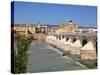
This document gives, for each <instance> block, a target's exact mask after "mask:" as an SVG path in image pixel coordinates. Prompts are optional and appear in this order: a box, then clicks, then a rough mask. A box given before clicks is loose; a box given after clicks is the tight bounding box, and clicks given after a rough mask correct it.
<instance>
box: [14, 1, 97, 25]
mask: <svg viewBox="0 0 100 75" xmlns="http://www.w3.org/2000/svg"><path fill="white" fill-rule="evenodd" d="M69 20H72V21H73V22H75V23H76V24H77V25H79V26H92V27H96V26H97V7H96V6H80V5H67V4H65V5H64V4H45V3H33V2H32V3H31V2H14V23H15V24H37V23H41V24H52V25H59V24H60V23H61V22H62V21H64V22H65V23H67V22H68V21H69Z"/></svg>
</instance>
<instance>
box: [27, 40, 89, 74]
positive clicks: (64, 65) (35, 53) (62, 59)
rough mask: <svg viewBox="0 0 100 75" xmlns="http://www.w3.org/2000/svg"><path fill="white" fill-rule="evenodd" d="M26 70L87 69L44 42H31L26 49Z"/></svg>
mask: <svg viewBox="0 0 100 75" xmlns="http://www.w3.org/2000/svg"><path fill="white" fill-rule="evenodd" d="M28 54H29V55H28V65H27V66H28V69H27V71H28V72H50V71H67V70H83V69H87V68H86V67H85V66H82V65H80V64H79V63H77V62H76V61H74V60H72V59H71V58H69V57H67V56H62V54H61V52H59V51H58V50H57V49H55V48H53V47H52V46H50V45H48V44H47V43H44V42H39V41H36V42H32V43H31V45H30V48H29V51H28Z"/></svg>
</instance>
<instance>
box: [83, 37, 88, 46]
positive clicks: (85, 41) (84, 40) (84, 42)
mask: <svg viewBox="0 0 100 75" xmlns="http://www.w3.org/2000/svg"><path fill="white" fill-rule="evenodd" d="M87 42H88V40H87V39H86V38H84V39H83V40H82V46H84V45H85V44H87Z"/></svg>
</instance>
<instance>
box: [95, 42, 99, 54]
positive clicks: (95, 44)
mask: <svg viewBox="0 0 100 75" xmlns="http://www.w3.org/2000/svg"><path fill="white" fill-rule="evenodd" d="M95 45H96V46H95V47H96V55H97V53H98V51H97V50H98V49H97V48H98V44H97V41H96V44H95Z"/></svg>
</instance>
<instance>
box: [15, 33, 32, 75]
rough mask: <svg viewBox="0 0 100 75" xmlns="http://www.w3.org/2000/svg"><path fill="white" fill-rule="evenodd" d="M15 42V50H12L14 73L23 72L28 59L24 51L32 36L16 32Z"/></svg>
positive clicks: (25, 69) (25, 70)
mask: <svg viewBox="0 0 100 75" xmlns="http://www.w3.org/2000/svg"><path fill="white" fill-rule="evenodd" d="M15 42H16V46H17V50H14V73H16V74H18V73H25V72H27V61H28V59H27V54H26V52H27V50H28V48H29V45H30V43H31V42H32V37H26V36H23V35H19V34H16V36H15Z"/></svg>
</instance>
